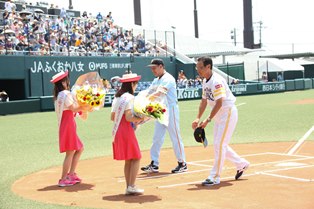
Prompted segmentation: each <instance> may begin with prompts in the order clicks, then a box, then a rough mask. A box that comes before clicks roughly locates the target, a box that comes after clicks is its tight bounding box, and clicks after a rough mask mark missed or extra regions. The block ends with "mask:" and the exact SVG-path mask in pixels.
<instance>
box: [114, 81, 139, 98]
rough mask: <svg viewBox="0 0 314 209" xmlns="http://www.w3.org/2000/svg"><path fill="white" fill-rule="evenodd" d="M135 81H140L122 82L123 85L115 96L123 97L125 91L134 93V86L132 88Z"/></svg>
mask: <svg viewBox="0 0 314 209" xmlns="http://www.w3.org/2000/svg"><path fill="white" fill-rule="evenodd" d="M133 83H134V84H137V83H138V81H133V82H125V83H122V86H121V88H120V89H119V90H118V92H117V93H116V95H115V97H121V95H122V94H124V93H125V92H128V93H130V94H132V95H134V91H133V88H132V84H133Z"/></svg>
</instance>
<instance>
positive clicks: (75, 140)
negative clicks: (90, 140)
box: [59, 110, 83, 153]
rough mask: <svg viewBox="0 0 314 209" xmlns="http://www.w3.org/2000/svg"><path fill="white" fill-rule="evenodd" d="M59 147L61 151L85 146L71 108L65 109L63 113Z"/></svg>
mask: <svg viewBox="0 0 314 209" xmlns="http://www.w3.org/2000/svg"><path fill="white" fill-rule="evenodd" d="M59 148H60V153H62V152H65V151H69V150H80V149H82V148H83V144H82V142H81V140H80V138H79V137H78V135H77V133H76V122H75V119H74V115H73V112H72V111H71V110H64V111H63V113H62V119H61V124H60V128H59Z"/></svg>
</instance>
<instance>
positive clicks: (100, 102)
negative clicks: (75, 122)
mask: <svg viewBox="0 0 314 209" xmlns="http://www.w3.org/2000/svg"><path fill="white" fill-rule="evenodd" d="M71 92H72V94H73V95H74V98H76V100H77V103H78V105H80V106H86V105H89V106H90V107H91V111H93V110H99V109H100V108H101V107H103V106H104V103H105V96H106V92H107V89H106V88H105V87H104V85H103V82H102V79H101V77H100V76H99V74H98V72H90V73H86V74H83V75H81V76H80V77H79V78H78V79H77V80H76V82H75V84H74V86H73V87H72V89H71ZM80 116H81V118H82V119H87V116H88V113H87V112H82V113H81V114H80Z"/></svg>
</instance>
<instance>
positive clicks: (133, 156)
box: [111, 74, 144, 195]
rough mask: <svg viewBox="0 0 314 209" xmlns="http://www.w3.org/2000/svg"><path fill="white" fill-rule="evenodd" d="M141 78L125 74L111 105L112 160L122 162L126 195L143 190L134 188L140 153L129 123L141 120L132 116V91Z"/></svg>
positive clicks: (141, 119)
mask: <svg viewBox="0 0 314 209" xmlns="http://www.w3.org/2000/svg"><path fill="white" fill-rule="evenodd" d="M140 79H141V76H138V75H137V74H125V75H123V77H122V78H121V79H120V82H121V83H122V86H121V88H120V90H119V91H118V92H117V93H116V95H115V99H114V101H113V103H112V112H111V120H112V121H114V126H113V130H112V136H113V139H114V140H113V143H112V147H113V158H114V159H115V160H124V161H125V164H124V176H125V181H126V191H125V194H126V195H135V194H142V193H143V192H144V190H143V189H139V188H137V187H136V186H135V180H136V176H137V173H138V171H139V167H140V159H141V157H142V155H141V151H140V148H139V145H138V142H137V139H136V136H135V132H134V129H133V127H132V124H131V123H139V122H142V121H143V118H138V117H136V116H134V115H133V114H132V105H133V99H134V96H133V95H134V91H135V89H136V87H137V83H138V81H139V80H140Z"/></svg>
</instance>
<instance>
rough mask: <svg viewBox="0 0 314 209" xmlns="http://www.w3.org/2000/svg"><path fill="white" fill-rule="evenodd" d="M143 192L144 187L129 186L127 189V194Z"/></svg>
mask: <svg viewBox="0 0 314 209" xmlns="http://www.w3.org/2000/svg"><path fill="white" fill-rule="evenodd" d="M143 193H144V189H140V188H137V187H136V186H128V188H127V189H126V190H125V194H126V195H137V194H143Z"/></svg>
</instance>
